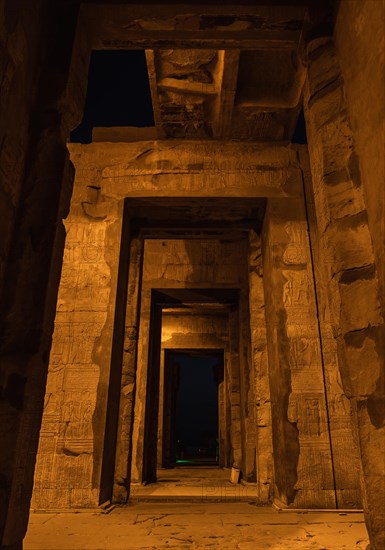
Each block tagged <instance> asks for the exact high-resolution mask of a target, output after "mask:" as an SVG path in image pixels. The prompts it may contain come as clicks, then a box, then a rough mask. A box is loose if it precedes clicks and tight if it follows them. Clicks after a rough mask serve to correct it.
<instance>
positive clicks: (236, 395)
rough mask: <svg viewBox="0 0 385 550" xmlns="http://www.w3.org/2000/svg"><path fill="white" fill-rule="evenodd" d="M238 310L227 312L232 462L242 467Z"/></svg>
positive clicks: (237, 466)
mask: <svg viewBox="0 0 385 550" xmlns="http://www.w3.org/2000/svg"><path fill="white" fill-rule="evenodd" d="M238 327H239V324H238V311H237V310H236V309H234V310H231V311H230V312H229V332H230V335H229V344H230V345H229V348H230V387H231V400H230V401H231V449H232V459H233V464H231V466H235V467H236V468H241V467H242V437H241V414H242V411H241V386H240V373H239V336H238Z"/></svg>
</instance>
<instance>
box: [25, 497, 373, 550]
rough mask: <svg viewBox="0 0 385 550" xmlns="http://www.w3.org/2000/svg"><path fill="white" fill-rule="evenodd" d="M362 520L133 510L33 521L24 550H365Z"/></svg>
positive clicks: (202, 508)
mask: <svg viewBox="0 0 385 550" xmlns="http://www.w3.org/2000/svg"><path fill="white" fill-rule="evenodd" d="M367 544H368V539H367V532H366V528H365V524H364V520H363V516H362V514H361V513H338V512H316V511H315V512H307V513H299V512H278V511H276V510H273V509H271V508H267V507H266V508H258V507H256V506H255V505H253V504H248V503H244V502H242V503H241V502H240V503H225V502H224V503H219V504H216V503H207V504H200V503H183V502H179V503H177V502H175V503H166V502H158V503H149V502H147V503H145V502H142V503H139V502H138V503H135V504H131V505H129V506H127V507H122V508H115V509H114V510H112V512H110V513H109V514H102V513H100V512H96V511H94V512H92V511H89V512H88V513H87V512H83V513H71V514H66V513H58V514H54V513H45V514H44V513H41V514H31V518H30V525H29V530H28V533H27V537H26V540H25V545H24V548H25V550H55V549H60V550H91V549H92V550H102V549H103V550H133V549H142V550H144V549H146V550H150V549H151V550H161V549H168V548H169V549H174V550H176V549H177V550H179V549H180V550H182V549H186V548H187V549H191V550H198V549H207V550H214V549H221V550H265V549H270V550H273V549H274V550H294V549H299V548H301V549H309V550H321V549H323V550H340V549H341V550H342V549H346V550H353V549H360V550H364V549H365V548H366V545H367Z"/></svg>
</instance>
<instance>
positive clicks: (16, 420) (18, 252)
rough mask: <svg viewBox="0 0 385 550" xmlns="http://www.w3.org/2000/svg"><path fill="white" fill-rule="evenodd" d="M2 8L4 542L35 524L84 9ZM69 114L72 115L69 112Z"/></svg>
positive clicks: (0, 521) (16, 539)
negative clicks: (32, 507)
mask: <svg viewBox="0 0 385 550" xmlns="http://www.w3.org/2000/svg"><path fill="white" fill-rule="evenodd" d="M31 8H32V6H31V3H30V2H28V1H27V0H22V1H20V2H17V3H15V2H13V1H11V0H9V1H7V0H6V1H5V2H2V3H1V7H0V44H1V46H0V60H1V61H0V81H1V87H2V92H1V104H0V144H1V145H0V155H1V159H0V165H1V178H0V204H1V207H0V208H1V215H0V220H1V221H0V224H1V229H0V235H1V237H0V292H1V298H0V301H1V303H0V310H1V319H0V333H1V336H2V338H1V343H0V353H1V366H0V369H1V370H0V380H1V382H0V384H1V388H0V390H1V393H2V396H3V397H4V399H2V401H1V404H0V416H1V422H0V425H1V428H0V431H1V434H0V436H1V441H2V444H1V446H0V477H1V479H2V480H3V482H2V483H1V488H0V492H1V495H0V541H1V542H0V544H3V545H7V546H9V545H13V544H15V545H16V544H19V543H20V541H21V540H22V539H23V537H24V534H25V531H26V528H27V521H28V514H29V503H30V498H31V493H32V484H33V469H34V464H35V456H36V450H37V445H38V435H39V427H40V422H41V411H42V406H43V400H44V388H45V382H46V375H47V367H48V357H49V350H50V345H51V335H52V330H53V319H54V315H55V304H56V296H57V288H58V284H59V278H60V268H61V261H62V253H63V247H64V231H63V226H62V222H61V220H62V218H64V217H65V216H66V215H67V211H68V208H69V197H70V193H71V187H72V179H73V172H72V167H71V165H70V163H69V159H68V154H67V150H66V147H65V141H66V139H67V136H68V134H69V131H70V129H71V125H72V123H73V120H74V119H75V118H76V119H77V117H78V116H79V104H78V102H77V101H73V102H72V106H71V109H68V105H69V103H68V101H70V102H71V100H72V99H74V98H72V97H69V96H67V97H65V92H66V85H67V82H68V79H69V71H70V61H71V54H72V46H73V40H74V33H75V28H76V23H77V15H78V6H77V5H76V4H71V5H66V6H64V5H63V7H62V10H60V14H59V10H53V9H52V5H51V4H50V3H49V2H45V1H37V2H35V3H34V6H33V9H31ZM69 111H71V113H72V117H69V116H67V115H68V113H69Z"/></svg>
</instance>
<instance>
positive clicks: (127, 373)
mask: <svg viewBox="0 0 385 550" xmlns="http://www.w3.org/2000/svg"><path fill="white" fill-rule="evenodd" d="M127 246H128V244H127ZM129 246H130V255H129V262H130V263H129V271H128V285H127V305H126V317H125V322H124V341H123V358H122V375H121V390H120V403H119V418H118V429H117V439H116V456H115V473H114V488H113V501H114V502H126V501H127V499H128V496H129V491H130V481H131V457H132V446H131V438H132V428H133V414H134V405H135V377H136V362H137V348H138V335H139V320H140V292H141V278H142V267H143V239H142V238H140V237H135V238H133V239H132V240H131V243H130V245H129Z"/></svg>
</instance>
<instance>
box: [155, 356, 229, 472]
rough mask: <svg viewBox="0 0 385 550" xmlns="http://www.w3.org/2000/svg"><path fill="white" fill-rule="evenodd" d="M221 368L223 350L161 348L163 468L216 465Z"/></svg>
mask: <svg viewBox="0 0 385 550" xmlns="http://www.w3.org/2000/svg"><path fill="white" fill-rule="evenodd" d="M223 370H224V369H223V350H180V351H177V350H165V358H164V377H163V381H164V383H163V388H160V390H161V392H162V393H163V399H162V400H161V401H162V402H163V403H162V405H163V411H161V410H160V411H159V413H160V414H159V416H160V424H161V427H162V429H161V430H160V434H161V437H162V442H161V443H162V445H161V448H162V461H161V464H162V466H163V467H164V468H172V467H188V466H190V467H191V466H206V467H207V466H218V465H219V456H220V450H219V447H220V437H219V418H220V416H221V413H222V411H220V406H221V404H222V402H223V400H222V399H221V398H220V395H219V394H220V392H221V391H223ZM158 463H159V462H158Z"/></svg>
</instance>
